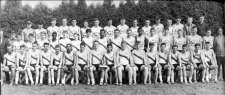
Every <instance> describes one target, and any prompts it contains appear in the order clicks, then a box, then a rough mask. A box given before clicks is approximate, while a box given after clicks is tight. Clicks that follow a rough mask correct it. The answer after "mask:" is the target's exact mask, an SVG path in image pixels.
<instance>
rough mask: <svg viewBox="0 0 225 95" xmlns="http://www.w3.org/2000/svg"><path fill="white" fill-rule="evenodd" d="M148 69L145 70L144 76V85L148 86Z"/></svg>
mask: <svg viewBox="0 0 225 95" xmlns="http://www.w3.org/2000/svg"><path fill="white" fill-rule="evenodd" d="M148 71H149V70H148V68H146V67H145V68H144V70H143V74H144V84H147V79H148Z"/></svg>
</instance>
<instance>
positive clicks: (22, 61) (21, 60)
mask: <svg viewBox="0 0 225 95" xmlns="http://www.w3.org/2000/svg"><path fill="white" fill-rule="evenodd" d="M26 63H27V54H26V53H23V54H21V53H17V55H16V65H17V66H16V79H15V84H18V81H19V80H20V77H19V76H20V74H21V72H23V73H25V81H26V84H28V76H27V73H26V67H25V66H27V64H26Z"/></svg>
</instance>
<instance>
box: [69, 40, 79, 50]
mask: <svg viewBox="0 0 225 95" xmlns="http://www.w3.org/2000/svg"><path fill="white" fill-rule="evenodd" d="M80 43H81V41H80V40H72V41H71V45H72V47H73V50H74V51H79V50H80Z"/></svg>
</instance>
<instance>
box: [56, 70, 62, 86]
mask: <svg viewBox="0 0 225 95" xmlns="http://www.w3.org/2000/svg"><path fill="white" fill-rule="evenodd" d="M60 76H61V70H60V69H58V70H57V80H56V84H57V85H58V84H59V81H60Z"/></svg>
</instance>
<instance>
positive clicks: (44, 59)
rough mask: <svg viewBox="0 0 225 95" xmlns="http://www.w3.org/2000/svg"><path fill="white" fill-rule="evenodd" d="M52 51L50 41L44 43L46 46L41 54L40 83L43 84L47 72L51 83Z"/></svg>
mask: <svg viewBox="0 0 225 95" xmlns="http://www.w3.org/2000/svg"><path fill="white" fill-rule="evenodd" d="M51 60H52V52H51V51H50V49H49V43H44V48H43V50H42V52H41V54H40V65H41V71H40V85H42V84H43V79H44V78H45V73H46V72H47V74H48V85H50V84H51V72H50V68H49V66H50V65H51Z"/></svg>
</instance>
